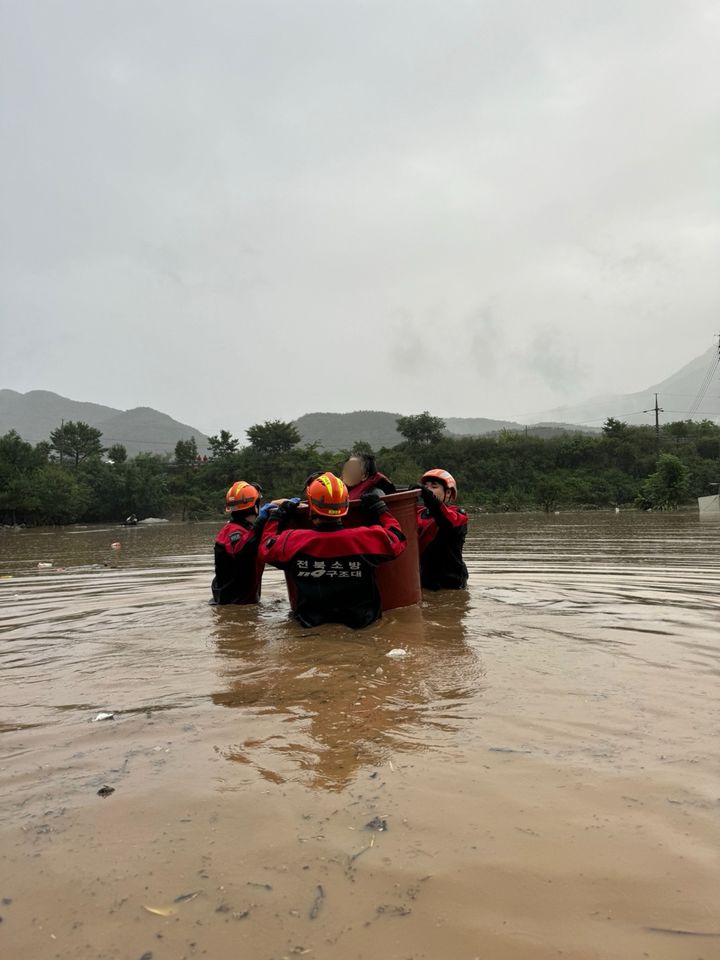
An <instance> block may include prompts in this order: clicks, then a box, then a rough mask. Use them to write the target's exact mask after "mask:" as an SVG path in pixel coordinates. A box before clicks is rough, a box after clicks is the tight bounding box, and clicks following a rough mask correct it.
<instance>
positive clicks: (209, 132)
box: [0, 0, 720, 431]
mask: <svg viewBox="0 0 720 960" xmlns="http://www.w3.org/2000/svg"><path fill="white" fill-rule="evenodd" d="M2 6H3V25H4V29H3V36H2V40H1V41H0V42H1V43H2V50H0V71H2V73H1V74H0V83H1V84H2V89H3V91H4V99H3V103H2V114H1V115H0V138H1V140H2V143H3V161H2V168H3V174H2V224H3V227H2V238H1V239H2V247H1V249H0V252H1V254H2V263H3V266H2V270H1V271H0V307H1V309H2V315H1V322H2V328H3V343H4V344H6V345H7V348H6V349H3V351H2V360H0V385H2V386H8V387H12V388H14V389H21V390H25V389H32V388H38V387H44V388H48V389H55V390H58V391H59V392H61V393H65V394H69V395H72V396H75V397H77V398H78V399H93V400H96V401H98V402H104V403H110V404H115V405H118V406H124V407H127V406H133V405H136V404H150V405H154V406H158V407H160V408H162V409H165V410H167V411H168V412H170V413H173V414H174V415H176V416H178V417H180V418H181V419H184V420H186V421H190V422H194V423H196V424H197V425H198V426H199V427H201V428H204V429H206V430H209V431H214V430H216V429H217V428H218V427H220V426H227V427H230V428H231V429H234V430H238V431H239V430H240V429H242V428H243V427H244V426H246V425H247V424H248V423H250V422H253V421H254V420H257V419H264V418H265V417H276V416H280V417H291V416H295V415H298V414H300V413H302V412H305V411H306V410H311V409H325V410H327V409H337V410H349V409H353V408H368V407H382V408H386V409H398V410H402V411H408V412H410V411H413V410H419V409H423V408H424V407H426V406H427V397H428V390H429V388H430V387H432V389H433V392H434V394H435V395H439V396H440V397H441V398H442V400H443V402H442V403H438V406H437V409H438V412H443V413H446V414H456V415H468V416H471V415H475V416H483V415H486V416H516V415H519V414H520V413H521V412H529V411H533V410H541V409H544V408H547V407H549V406H552V405H554V404H555V403H557V402H561V401H565V400H567V399H569V395H570V394H572V397H573V398H576V399H581V398H582V397H584V396H586V395H592V394H595V393H598V392H603V391H610V390H632V389H637V388H639V387H642V386H643V385H644V384H646V383H650V382H653V381H654V380H657V379H658V377H659V375H661V374H664V373H665V372H666V371H667V370H668V369H672V368H673V366H675V365H680V363H681V362H684V361H685V360H686V359H690V358H691V357H692V356H694V355H696V354H698V353H700V352H701V351H702V350H704V349H706V348H707V346H708V344H709V343H710V338H711V335H712V333H714V332H715V328H716V326H717V300H718V293H719V292H720V290H719V289H718V288H719V286H720V284H719V282H718V279H717V277H718V273H717V262H718V253H719V252H720V195H719V190H718V186H717V177H716V171H715V163H714V158H716V157H717V155H718V149H719V148H720V142H719V141H720V132H719V128H718V125H717V116H718V107H719V103H718V101H719V100H720V96H719V95H718V91H720V67H719V66H718V58H717V55H716V51H717V44H718V39H719V37H718V34H719V33H720V13H719V12H718V6H717V4H716V3H713V2H711V0H688V2H686V3H683V4H677V3H675V2H674V0H631V2H629V3H622V4H621V3H615V2H608V3H604V4H597V3H593V2H590V0H550V2H548V3H544V4H537V3H531V2H528V0H509V2H503V3H501V2H499V0H492V2H490V0H486V2H479V3H470V2H464V0H459V2H457V3H453V4H441V3H440V2H437V0H433V2H426V0H425V2H423V0H421V2H418V3H413V4H408V3H403V2H393V0H390V2H387V0H386V2H382V3H381V2H379V0H365V2H359V3H356V4H337V3H334V2H330V0H325V2H316V0H307V2H304V3H302V4H298V3H292V2H289V0H270V2H268V3H264V4H257V3H249V2H243V0H232V2H230V0H218V2H215V3H213V4H210V5H208V4H201V3H200V2H199V0H193V2H190V0H184V2H183V0H180V2H178V0H173V2H171V0H154V2H151V3H146V2H140V0H125V2H123V3H118V4H98V3H96V2H94V0H69V2H68V3H65V4H52V3H48V2H44V0H26V2H24V3H22V4H18V3H12V2H9V0H4V2H3V4H2ZM540 348H542V349H540ZM118 357H124V358H127V357H131V358H132V362H131V363H124V364H122V365H119V364H118V363H117V358H118Z"/></svg>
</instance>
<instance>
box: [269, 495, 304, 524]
mask: <svg viewBox="0 0 720 960" xmlns="http://www.w3.org/2000/svg"><path fill="white" fill-rule="evenodd" d="M299 505H300V497H292V498H291V499H290V500H285V502H284V503H281V504H280V506H278V507H277V512H276V513H275V516H276V517H277V518H278V520H282V519H284V518H285V517H289V516H291V515H292V514H293V513H295V511H296V510H297V508H298V507H299Z"/></svg>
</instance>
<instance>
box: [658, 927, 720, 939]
mask: <svg viewBox="0 0 720 960" xmlns="http://www.w3.org/2000/svg"><path fill="white" fill-rule="evenodd" d="M645 929H646V930H647V931H648V932H649V933H672V934H674V935H675V936H676V937H720V931H718V932H717V933H714V932H713V933H711V932H708V931H704V930H679V929H676V928H675V927H645Z"/></svg>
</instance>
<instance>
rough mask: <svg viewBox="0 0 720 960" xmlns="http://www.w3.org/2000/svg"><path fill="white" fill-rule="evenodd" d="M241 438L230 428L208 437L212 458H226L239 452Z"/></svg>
mask: <svg viewBox="0 0 720 960" xmlns="http://www.w3.org/2000/svg"><path fill="white" fill-rule="evenodd" d="M239 442H240V441H239V440H238V439H237V438H236V437H234V436H233V435H232V434H231V433H230V431H229V430H221V431H220V433H219V434H213V436H212V437H208V445H209V447H210V458H211V459H212V460H226V459H227V458H228V457H230V456H232V455H233V454H234V453H237V449H238V444H239Z"/></svg>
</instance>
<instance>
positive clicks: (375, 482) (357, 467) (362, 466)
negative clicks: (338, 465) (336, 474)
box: [342, 453, 395, 500]
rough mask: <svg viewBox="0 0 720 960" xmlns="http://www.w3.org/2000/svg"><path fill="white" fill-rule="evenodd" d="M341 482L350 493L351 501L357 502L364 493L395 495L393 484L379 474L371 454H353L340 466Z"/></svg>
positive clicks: (382, 474)
mask: <svg viewBox="0 0 720 960" xmlns="http://www.w3.org/2000/svg"><path fill="white" fill-rule="evenodd" d="M342 480H343V483H344V484H345V486H346V487H347V488H348V490H349V491H350V499H351V500H359V499H360V498H361V497H362V495H363V494H364V493H377V494H378V495H379V496H381V497H382V496H384V495H385V494H386V493H395V484H394V483H393V482H392V480H390V479H389V478H388V477H386V476H385V474H384V473H380V472H379V471H378V468H377V466H376V464H375V457H374V456H373V455H372V454H371V453H353V454H352V456H350V457H348V458H347V460H346V461H345V463H344V464H343V466H342Z"/></svg>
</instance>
